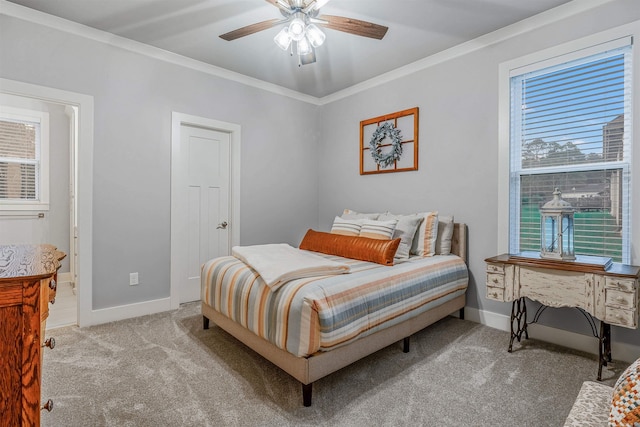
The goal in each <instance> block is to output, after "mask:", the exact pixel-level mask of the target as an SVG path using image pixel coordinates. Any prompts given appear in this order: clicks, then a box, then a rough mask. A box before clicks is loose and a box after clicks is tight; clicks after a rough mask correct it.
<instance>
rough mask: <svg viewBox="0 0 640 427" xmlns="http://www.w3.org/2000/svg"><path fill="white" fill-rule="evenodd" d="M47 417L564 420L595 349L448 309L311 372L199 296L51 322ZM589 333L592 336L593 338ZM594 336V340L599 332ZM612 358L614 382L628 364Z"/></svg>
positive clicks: (250, 422)
mask: <svg viewBox="0 0 640 427" xmlns="http://www.w3.org/2000/svg"><path fill="white" fill-rule="evenodd" d="M48 336H54V337H55V338H56V347H55V349H54V350H48V349H47V350H46V351H45V356H44V369H43V392H42V397H43V399H44V400H46V399H48V398H51V399H53V400H54V404H55V406H54V409H53V411H52V412H51V413H47V412H43V413H42V425H43V426H56V427H57V426H69V427H71V426H83V427H84V426H118V427H121V426H153V427H159V426H226V425H229V426H298V425H307V426H334V425H340V426H372V425H376V426H378V425H381V426H395V425H412V426H415V425H422V426H438V427H440V426H492V427H495V426H536V427H540V426H562V424H563V423H564V420H565V418H566V416H567V414H568V413H569V410H570V408H571V405H572V404H573V401H574V399H575V397H576V396H577V394H578V390H579V389H580V386H581V384H582V382H583V381H585V380H594V379H595V375H596V370H597V363H596V360H595V356H592V355H587V354H583V353H578V352H573V351H569V350H566V349H563V348H560V347H556V346H552V345H548V344H545V343H542V342H539V341H535V340H528V341H523V343H521V344H518V345H516V346H515V348H514V352H513V353H511V354H510V353H508V352H507V346H508V341H509V334H508V333H506V332H504V331H499V330H496V329H492V328H489V327H486V326H482V325H480V324H477V323H473V322H470V321H464V320H459V319H456V318H453V317H448V318H446V319H444V320H442V321H440V322H438V323H436V324H434V325H432V326H430V327H428V328H427V329H425V330H423V331H421V332H419V333H418V334H416V335H414V336H413V337H412V339H411V351H410V352H409V353H406V354H405V353H403V352H402V345H401V343H398V344H395V345H392V346H390V347H387V348H386V349H383V350H381V351H379V352H377V353H375V354H373V355H371V356H369V357H367V358H365V359H363V360H361V361H359V362H356V363H355V364H353V365H351V366H349V367H347V368H345V369H342V370H341V371H338V372H336V373H334V374H332V375H330V376H328V377H325V378H323V379H321V380H319V381H317V382H316V383H315V384H314V387H313V405H312V406H311V407H309V408H305V407H303V406H302V395H301V386H300V384H299V383H298V382H297V381H296V380H294V379H293V378H291V377H290V376H289V375H288V374H286V373H284V372H283V371H281V370H280V369H278V368H277V367H275V366H274V365H272V364H271V363H270V362H268V361H266V360H265V359H263V358H262V357H260V356H259V355H257V354H256V353H254V352H252V351H251V350H250V349H248V348H247V347H245V346H244V345H243V344H241V343H240V342H238V341H237V340H235V339H234V338H233V337H231V336H230V335H228V334H227V333H226V332H224V331H222V330H221V329H219V328H217V327H216V326H215V325H213V324H212V326H211V328H210V329H209V330H203V329H202V316H201V314H200V304H199V303H192V304H186V305H183V306H181V307H180V309H178V310H176V311H173V312H168V313H161V314H155V315H151V316H144V317H140V318H136V319H130V320H124V321H120V322H115V323H110V324H106V325H99V326H94V327H89V328H82V329H79V328H77V327H66V328H61V329H57V330H53V331H49V332H48ZM594 340H595V339H594ZM594 345H595V342H594ZM622 365H623V363H622V362H620V363H614V364H612V365H610V368H611V369H606V373H605V374H604V376H605V377H606V378H607V379H606V380H605V383H608V384H612V383H613V382H614V381H615V378H616V377H617V375H618V374H619V373H620V372H621V370H623V369H624V368H625V367H626V365H625V366H622Z"/></svg>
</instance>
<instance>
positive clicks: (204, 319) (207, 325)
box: [202, 316, 209, 329]
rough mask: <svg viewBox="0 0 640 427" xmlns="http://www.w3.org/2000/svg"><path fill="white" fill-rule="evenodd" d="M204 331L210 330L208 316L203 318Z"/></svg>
mask: <svg viewBox="0 0 640 427" xmlns="http://www.w3.org/2000/svg"><path fill="white" fill-rule="evenodd" d="M202 329H209V319H208V318H207V316H202Z"/></svg>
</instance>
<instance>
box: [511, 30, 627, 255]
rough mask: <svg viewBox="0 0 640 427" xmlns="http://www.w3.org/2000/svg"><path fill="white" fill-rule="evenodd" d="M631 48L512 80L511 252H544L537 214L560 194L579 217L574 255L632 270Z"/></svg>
mask: <svg viewBox="0 0 640 427" xmlns="http://www.w3.org/2000/svg"><path fill="white" fill-rule="evenodd" d="M629 43H630V40H627V41H626V43H622V44H623V46H622V47H619V46H616V47H615V48H613V49H611V48H610V46H603V47H601V48H600V49H599V50H600V52H598V53H595V54H593V49H592V50H591V52H590V53H589V54H588V55H587V56H583V57H580V58H577V59H576V56H579V55H576V54H575V53H573V54H572V55H571V56H570V57H569V56H568V57H567V58H570V59H565V60H564V61H563V58H562V57H560V58H554V62H555V64H553V65H547V66H543V67H541V68H536V67H531V66H528V67H527V68H526V70H525V71H524V72H522V73H521V74H518V73H517V70H516V73H512V76H511V88H510V90H511V95H510V97H511V120H510V133H511V135H510V151H511V155H510V158H511V164H510V250H511V251H512V252H519V251H526V250H533V251H538V250H539V249H540V214H539V208H540V206H541V205H542V204H544V203H545V202H546V201H548V200H550V199H551V198H552V193H553V191H554V188H558V189H560V191H561V192H562V197H563V198H564V199H565V200H566V201H568V202H569V203H571V205H572V206H573V207H574V208H575V209H576V213H575V247H576V253H578V254H583V255H598V256H609V257H612V258H614V260H616V261H622V262H629V258H630V254H629V219H630V201H629V198H630V194H629V191H630V188H629V183H630V174H631V170H630V162H631V52H632V51H631V45H630V44H629ZM620 44H621V43H620V42H619V41H617V42H616V45H620Z"/></svg>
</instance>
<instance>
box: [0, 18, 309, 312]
mask: <svg viewBox="0 0 640 427" xmlns="http://www.w3.org/2000/svg"><path fill="white" fill-rule="evenodd" d="M0 64H2V65H1V67H0V77H3V78H7V79H12V80H18V81H23V82H27V83H33V84H37V85H41V86H47V87H52V88H57V89H62V90H68V91H73V92H77V93H83V94H88V95H91V96H93V97H94V108H95V117H94V165H93V175H94V188H93V214H94V218H93V227H94V228H93V242H94V248H93V292H92V293H93V309H101V308H107V307H114V306H118V305H125V304H132V303H136V302H142V301H150V300H154V299H159V298H166V297H168V296H169V267H170V208H171V203H170V200H171V199H170V197H171V194H170V183H171V163H170V162H171V112H172V111H177V112H180V113H185V114H191V115H196V116H202V117H207V118H212V119H216V120H220V121H225V122H231V123H236V124H239V125H240V126H241V127H242V159H241V163H242V167H241V173H242V175H241V197H240V200H241V230H240V235H241V243H242V244H254V243H264V242H287V243H291V244H297V243H299V239H300V237H301V236H302V235H303V233H304V231H306V229H307V227H309V224H317V222H318V196H317V182H318V166H317V141H318V135H317V130H316V129H317V118H316V113H317V107H316V106H313V105H310V104H307V103H304V102H300V101H296V100H292V99H290V98H287V97H283V96H279V95H275V94H273V93H270V92H266V91H263V90H259V89H256V88H251V87H247V86H244V85H241V84H239V83H234V82H231V81H228V80H224V79H220V78H217V77H214V76H211V75H208V74H204V73H200V72H197V71H193V70H190V69H187V68H184V67H180V66H176V65H172V64H168V63H166V62H162V61H159V60H156V59H151V58H148V57H145V56H142V55H139V54H135V53H132V52H129V51H125V50H123V49H120V48H116V47H113V46H109V45H106V44H103V43H98V42H95V41H92V40H88V39H85V38H82V37H79V36H75V35H71V34H68V33H64V32H61V31H57V30H53V29H50V28H47V27H43V26H40V25H36V24H33V23H29V22H25V21H22V20H19V19H16V18H11V17H7V16H6V15H1V16H0ZM292 118H294V119H293V120H292ZM134 271H137V272H139V275H140V282H141V284H140V285H139V286H134V287H131V286H129V284H128V283H129V282H128V280H129V279H128V277H129V273H130V272H134ZM80 286H82V284H80Z"/></svg>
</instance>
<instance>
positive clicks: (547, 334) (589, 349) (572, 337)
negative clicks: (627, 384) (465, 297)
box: [464, 307, 640, 363]
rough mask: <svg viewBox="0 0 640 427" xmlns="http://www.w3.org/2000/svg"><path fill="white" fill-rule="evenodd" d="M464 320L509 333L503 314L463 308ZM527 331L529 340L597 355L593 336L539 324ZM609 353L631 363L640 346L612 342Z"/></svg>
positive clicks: (531, 326) (636, 355)
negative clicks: (533, 339) (532, 339)
mask: <svg viewBox="0 0 640 427" xmlns="http://www.w3.org/2000/svg"><path fill="white" fill-rule="evenodd" d="M464 318H465V319H466V320H470V321H472V322H476V323H481V324H483V325H485V326H489V327H491V328H495V329H500V330H502V331H507V332H510V331H511V325H510V317H509V316H506V315H504V314H498V313H492V312H489V311H484V310H478V309H477V308H471V307H465V309H464ZM528 329H529V338H535V339H537V340H540V341H545V342H549V343H552V344H556V345H560V346H563V347H568V348H572V349H574V350H579V351H584V352H586V353H591V354H596V355H597V354H598V342H597V340H596V338H594V337H593V336H590V335H582V334H578V333H575V332H570V331H565V330H563V329H556V328H552V327H550V326H544V325H540V324H532V325H529V327H528ZM508 345H509V343H508V342H505V344H504V347H505V350H506V349H507V347H508ZM611 353H612V354H613V358H614V359H615V360H621V361H624V362H629V363H631V362H633V361H634V360H636V359H637V358H638V354H640V346H636V345H632V344H627V343H620V342H615V341H613V342H612V343H611Z"/></svg>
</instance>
